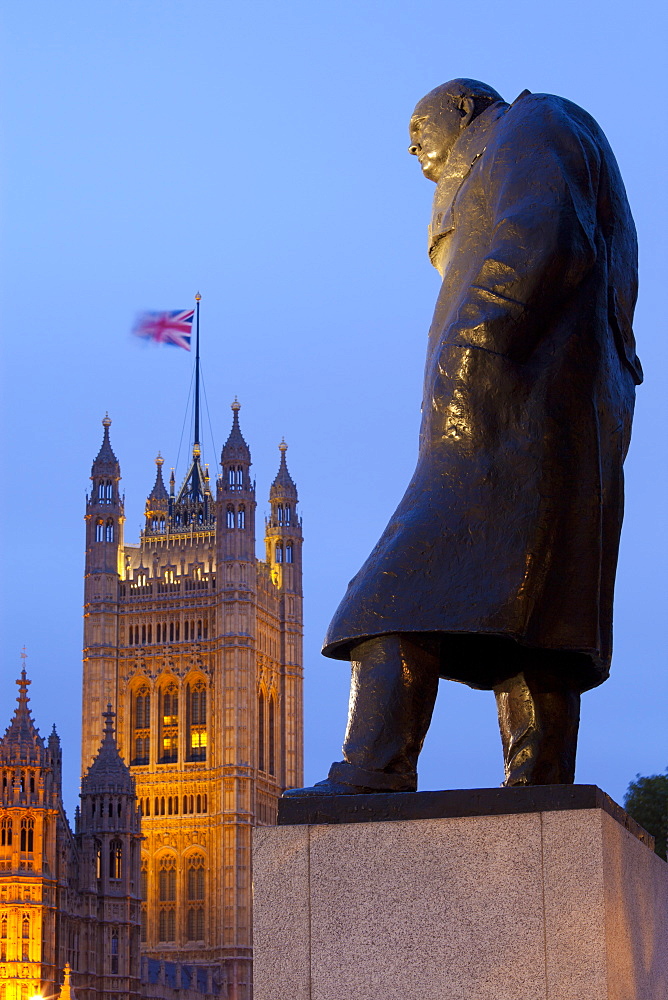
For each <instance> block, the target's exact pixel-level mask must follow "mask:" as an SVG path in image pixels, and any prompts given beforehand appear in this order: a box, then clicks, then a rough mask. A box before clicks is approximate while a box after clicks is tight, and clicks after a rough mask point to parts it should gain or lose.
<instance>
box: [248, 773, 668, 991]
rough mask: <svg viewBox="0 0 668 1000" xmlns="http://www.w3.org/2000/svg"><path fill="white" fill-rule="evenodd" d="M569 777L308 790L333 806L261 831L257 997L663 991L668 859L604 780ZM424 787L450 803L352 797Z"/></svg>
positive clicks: (257, 845) (257, 843)
mask: <svg viewBox="0 0 668 1000" xmlns="http://www.w3.org/2000/svg"><path fill="white" fill-rule="evenodd" d="M565 787H569V788H570V792H571V797H570V799H568V797H566V798H563V797H562V798H561V799H559V796H560V794H561V789H559V788H557V790H556V792H555V793H554V794H555V795H556V797H557V801H558V802H560V803H561V804H560V805H559V804H558V805H557V806H554V802H555V799H554V798H553V799H551V800H550V799H549V791H550V789H548V788H542V789H537V788H533V789H481V790H476V791H474V792H471V793H463V792H457V793H438V792H435V793H429V792H423V793H415V795H414V798H415V799H417V800H419V801H417V802H414V803H413V804H412V806H411V804H410V803H409V802H408V799H409V798H411V796H410V795H409V794H406V795H403V794H402V795H397V794H395V795H388V796H385V795H374V796H350V797H346V798H347V799H348V804H347V805H344V803H342V802H337V803H330V804H329V805H325V806H324V807H323V806H322V805H318V804H317V803H314V802H313V801H311V802H310V804H309V805H308V808H309V809H312V810H313V809H316V812H315V813H312V814H311V815H319V814H318V813H317V809H319V808H325V809H327V810H332V809H333V810H334V814H336V815H337V816H338V818H334V819H332V820H331V821H330V822H324V823H323V822H320V823H309V822H304V821H303V820H302V821H298V822H295V823H294V824H293V825H283V826H279V827H275V828H261V829H258V830H256V831H255V840H254V927H255V930H254V938H255V943H254V948H255V953H254V996H255V1000H285V998H286V997H288V996H289V997H290V998H291V1000H344V998H345V1000H348V998H350V997H354V998H355V1000H425V998H426V997H430V998H434V1000H441V998H442V1000H520V998H521V1000H526V998H540V1000H544V998H545V1000H666V997H668V865H666V864H665V862H663V861H662V860H661V859H660V858H658V857H657V856H656V855H655V854H654V853H653V851H652V850H651V849H650V847H649V846H648V841H649V840H650V838H649V837H648V835H647V834H645V833H644V831H641V829H640V828H639V827H637V825H636V824H634V823H633V821H631V820H630V819H629V818H628V817H626V819H624V817H625V815H626V814H624V812H623V810H621V809H620V807H619V806H617V805H616V804H615V803H613V802H612V800H610V799H609V798H608V797H607V796H604V795H603V793H602V792H600V790H599V789H596V788H595V786H565ZM516 791H519V792H527V793H528V794H526V795H524V796H522V795H519V796H518V795H511V796H508V793H514V792H516ZM467 794H468V796H469V800H468V805H467V804H466V795H467ZM564 794H565V793H564ZM453 795H454V796H456V797H459V804H458V805H456V804H455V798H453ZM504 795H505V796H507V801H506V803H505V805H504V804H503V801H502V800H503V798H504ZM545 795H547V796H548V799H547V800H546V799H545ZM425 796H432V798H431V799H428V798H425ZM433 796H436V797H438V796H442V798H441V800H440V809H441V810H443V809H444V808H446V807H447V808H449V809H450V811H451V812H452V811H454V812H456V813H459V814H457V815H445V816H443V815H430V816H421V817H418V818H412V819H407V818H394V819H393V818H389V817H388V816H387V815H385V818H384V819H382V820H378V819H372V818H370V817H369V813H368V810H369V809H371V808H372V806H371V805H369V806H368V807H367V806H364V808H362V806H363V803H361V802H357V803H352V802H351V801H350V800H351V799H353V798H357V799H368V798H372V799H374V800H376V806H375V807H373V808H377V809H382V808H384V804H383V803H381V802H379V801H378V800H380V799H389V798H391V799H393V800H395V805H394V806H392V807H391V808H392V809H396V810H408V809H410V808H413V810H414V813H413V814H414V815H415V812H416V811H417V812H420V810H424V809H431V810H432V811H434V810H436V804H435V803H436V799H434V798H433ZM443 796H445V798H443ZM499 796H500V798H499ZM532 796H533V802H534V808H533V809H530V808H529V802H530V800H531V799H532ZM397 800H403V802H399V801H397ZM511 800H512V801H511ZM548 800H549V804H546V802H547V801H548ZM298 801H299V800H293V802H298ZM303 801H304V802H305V800H303ZM287 802H289V800H285V803H287ZM484 802H488V803H489V802H492V804H493V808H494V811H493V812H491V813H488V814H483V813H481V812H480V809H481V808H482V804H483V803H484ZM285 803H282V806H283V809H284V812H283V822H284V823H285V815H286V812H287V810H286V809H285ZM574 803H575V804H574ZM339 805H340V807H341V809H348V810H351V809H352V810H353V813H352V814H353V815H354V816H355V817H357V818H356V819H354V820H353V821H350V819H348V820H347V821H346V820H344V819H341V818H340V815H339V814H338V813H337V809H338V807H339ZM287 808H288V809H293V803H290V805H289V806H288V807H287ZM296 808H297V807H296V806H294V809H296ZM305 808H306V807H305ZM462 813H463V814H462ZM360 817H362V819H360Z"/></svg>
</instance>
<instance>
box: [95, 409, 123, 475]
mask: <svg viewBox="0 0 668 1000" xmlns="http://www.w3.org/2000/svg"><path fill="white" fill-rule="evenodd" d="M102 426H103V427H104V437H103V438H102V445H101V447H100V450H99V452H98V453H97V458H96V459H95V461H94V462H93V466H92V468H91V470H90V475H91V479H92V478H94V477H96V476H113V477H115V478H120V475H121V467H120V465H119V463H118V459H117V458H116V456H115V455H114V451H113V449H112V447H111V441H110V440H109V428H110V427H111V420H110V418H109V414H108V413H107V414H106V416H105V418H104V420H103V421H102Z"/></svg>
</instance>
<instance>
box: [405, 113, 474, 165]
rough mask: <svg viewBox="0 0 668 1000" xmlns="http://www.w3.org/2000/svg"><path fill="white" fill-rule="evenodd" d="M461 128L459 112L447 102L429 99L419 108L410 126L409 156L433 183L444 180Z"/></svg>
mask: <svg viewBox="0 0 668 1000" xmlns="http://www.w3.org/2000/svg"><path fill="white" fill-rule="evenodd" d="M461 128H462V116H461V114H460V111H459V109H458V108H457V107H456V106H455V105H454V104H451V103H450V102H446V100H445V99H444V98H439V97H435V98H434V97H431V96H430V95H429V96H427V97H425V98H424V99H423V100H421V101H420V103H419V104H418V105H417V107H416V108H415V111H414V112H413V115H412V117H411V120H410V124H409V126H408V132H409V135H410V137H411V145H410V146H409V147H408V152H409V153H411V155H413V156H417V158H418V160H419V161H420V166H421V167H422V173H423V174H424V175H425V177H428V178H429V180H430V181H435V182H438V181H439V180H440V178H441V174H442V173H443V169H444V167H445V164H446V163H447V160H448V157H449V155H450V151H451V150H452V147H453V146H454V144H455V142H456V140H457V137H458V136H459V134H460V132H461Z"/></svg>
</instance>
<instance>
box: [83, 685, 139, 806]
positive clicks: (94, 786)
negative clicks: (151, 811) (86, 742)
mask: <svg viewBox="0 0 668 1000" xmlns="http://www.w3.org/2000/svg"><path fill="white" fill-rule="evenodd" d="M102 714H103V717H104V720H105V726H104V736H103V738H102V743H101V745H100V749H99V750H98V752H97V756H96V757H95V760H94V761H93V763H92V764H91V766H90V767H89V768H88V771H87V772H86V774H85V775H84V776H83V778H82V781H81V794H82V795H92V794H97V795H100V794H103V793H105V792H121V793H125V794H126V795H134V780H133V778H132V776H131V775H130V769H129V768H128V766H127V764H126V763H125V761H124V760H123V758H122V757H121V755H120V753H119V751H118V744H117V743H116V737H115V736H114V725H113V719H114V718H115V715H116V713H115V712H112V710H111V705H107V711H106V712H103V713H102Z"/></svg>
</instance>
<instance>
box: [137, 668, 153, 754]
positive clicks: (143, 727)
mask: <svg viewBox="0 0 668 1000" xmlns="http://www.w3.org/2000/svg"><path fill="white" fill-rule="evenodd" d="M150 741H151V693H150V691H149V689H148V685H146V684H143V685H142V686H141V687H140V688H139V689H138V690H137V692H136V694H135V696H134V748H135V756H134V760H133V761H132V763H133V764H137V765H139V764H148V762H149V747H150V745H151V744H150Z"/></svg>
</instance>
